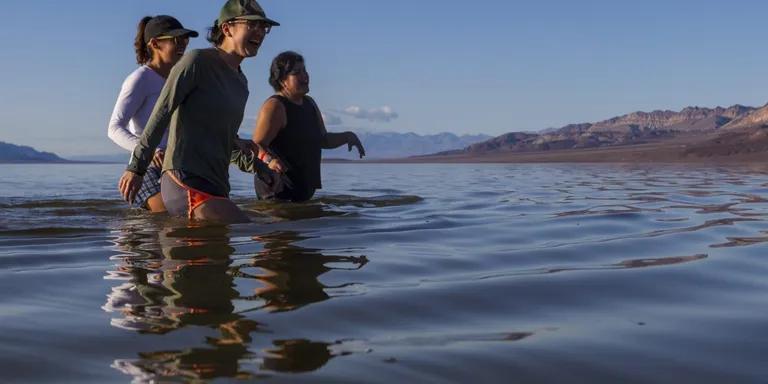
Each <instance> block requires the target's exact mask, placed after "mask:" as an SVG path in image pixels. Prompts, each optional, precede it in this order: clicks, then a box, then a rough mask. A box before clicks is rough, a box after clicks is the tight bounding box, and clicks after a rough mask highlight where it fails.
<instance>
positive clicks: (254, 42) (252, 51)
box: [224, 20, 272, 57]
mask: <svg viewBox="0 0 768 384" xmlns="http://www.w3.org/2000/svg"><path fill="white" fill-rule="evenodd" d="M224 28H225V30H224V35H225V36H226V38H227V39H230V40H231V43H232V47H233V48H234V52H235V54H237V55H238V56H241V57H253V56H256V54H257V53H259V47H261V43H262V42H264V38H265V37H266V36H267V34H268V33H269V31H270V30H271V29H272V26H271V25H269V24H267V23H265V22H263V21H259V20H233V21H230V22H227V23H226V27H224Z"/></svg>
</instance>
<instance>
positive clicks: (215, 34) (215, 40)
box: [208, 20, 224, 47]
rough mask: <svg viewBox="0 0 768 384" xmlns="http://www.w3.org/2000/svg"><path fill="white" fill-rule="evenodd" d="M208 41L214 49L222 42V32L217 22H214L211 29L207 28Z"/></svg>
mask: <svg viewBox="0 0 768 384" xmlns="http://www.w3.org/2000/svg"><path fill="white" fill-rule="evenodd" d="M208 41H210V42H211V44H213V46H215V47H218V46H220V45H221V43H223V42H224V31H222V30H221V25H219V20H215V21H214V22H213V27H210V28H208Z"/></svg>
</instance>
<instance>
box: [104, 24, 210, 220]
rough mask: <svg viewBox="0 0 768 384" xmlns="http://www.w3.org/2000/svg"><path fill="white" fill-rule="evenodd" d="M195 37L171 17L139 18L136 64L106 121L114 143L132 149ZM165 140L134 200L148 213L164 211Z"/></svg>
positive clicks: (109, 134)
mask: <svg viewBox="0 0 768 384" xmlns="http://www.w3.org/2000/svg"><path fill="white" fill-rule="evenodd" d="M197 36H198V33H197V32H195V31H192V30H189V29H185V28H184V27H183V26H182V25H181V23H180V22H179V21H178V20H176V19H175V18H173V17H171V16H166V15H160V16H155V17H150V16H147V17H144V18H142V19H141V21H140V22H139V25H138V28H137V31H136V40H135V42H134V48H135V50H136V62H137V63H138V64H139V65H140V67H139V68H137V69H136V70H135V71H133V72H132V73H131V74H130V75H128V77H127V78H126V79H125V81H124V82H123V86H122V89H121V90H120V95H119V96H118V98H117V102H116V103H115V109H114V111H113V112H112V117H111V119H110V121H109V129H108V133H107V134H108V136H109V138H110V139H112V141H114V142H115V144H117V145H119V146H120V147H122V148H123V149H125V150H126V151H128V152H129V153H131V152H133V150H134V148H135V147H136V145H137V144H138V143H139V137H141V134H142V132H144V126H145V125H146V124H147V121H148V120H149V116H150V115H151V114H152V109H153V108H154V106H155V102H156V101H157V98H158V96H160V91H161V90H162V89H163V85H164V84H165V79H166V78H167V77H168V74H169V73H170V71H171V68H172V67H173V66H174V65H175V64H176V63H177V62H178V61H179V59H181V57H182V56H183V55H184V51H186V49H187V44H188V43H189V38H190V37H197ZM166 142H167V136H164V137H163V139H162V141H161V143H160V145H159V146H158V149H157V151H156V152H155V156H154V158H153V159H152V166H150V167H149V168H148V170H147V174H146V176H145V177H144V180H143V182H142V186H141V189H140V190H139V192H138V194H137V198H136V200H135V201H136V204H137V205H139V206H140V207H142V208H145V209H148V210H150V211H152V212H164V211H165V206H164V205H163V200H162V198H161V197H160V174H161V168H162V162H163V155H164V152H165V147H166Z"/></svg>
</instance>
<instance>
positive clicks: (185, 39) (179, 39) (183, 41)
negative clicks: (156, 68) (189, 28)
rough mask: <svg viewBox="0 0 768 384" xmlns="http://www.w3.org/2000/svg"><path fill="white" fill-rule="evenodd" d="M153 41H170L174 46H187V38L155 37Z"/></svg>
mask: <svg viewBox="0 0 768 384" xmlns="http://www.w3.org/2000/svg"><path fill="white" fill-rule="evenodd" d="M155 40H158V41H160V40H170V41H173V43H174V44H176V45H179V44H180V43H184V44H189V36H160V37H156V38H155Z"/></svg>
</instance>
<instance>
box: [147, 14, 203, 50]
mask: <svg viewBox="0 0 768 384" xmlns="http://www.w3.org/2000/svg"><path fill="white" fill-rule="evenodd" d="M199 35H200V34H198V33H197V32H195V31H193V30H191V29H186V28H184V26H183V25H181V23H180V22H179V21H178V20H176V19H175V18H173V17H172V16H168V15H159V16H155V17H153V18H152V19H150V20H149V21H148V22H147V25H146V26H144V42H145V43H149V40H151V39H154V38H155V37H161V36H168V37H178V36H189V37H197V36H199Z"/></svg>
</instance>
